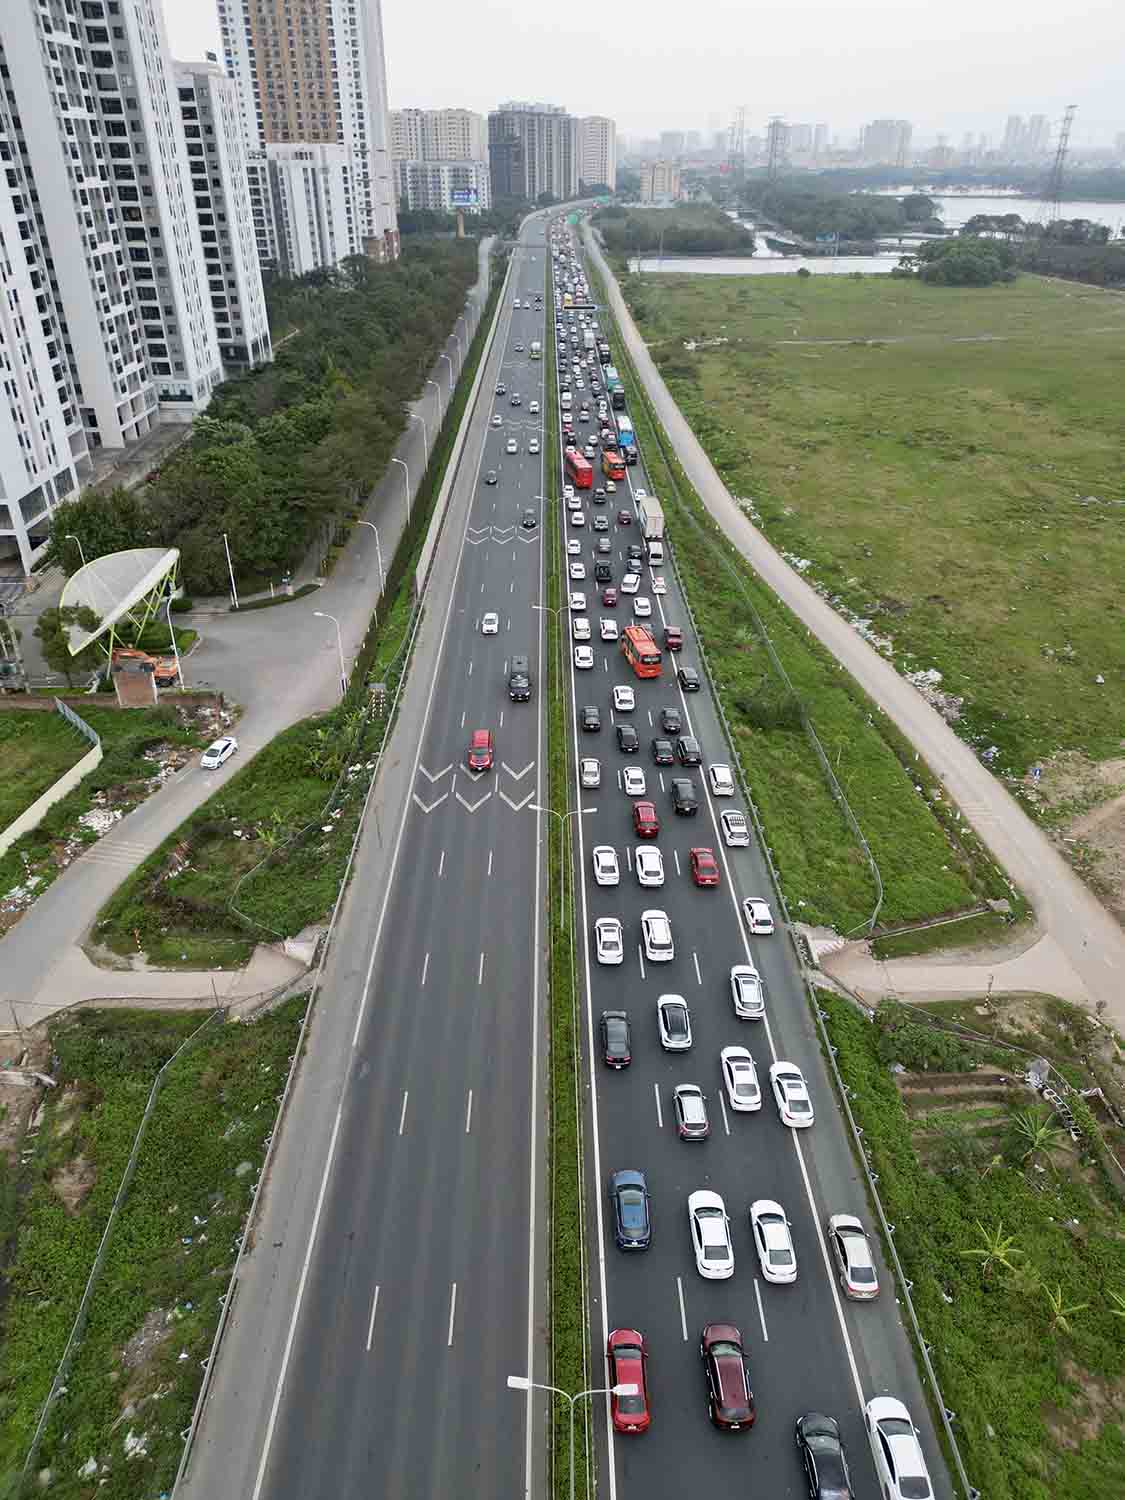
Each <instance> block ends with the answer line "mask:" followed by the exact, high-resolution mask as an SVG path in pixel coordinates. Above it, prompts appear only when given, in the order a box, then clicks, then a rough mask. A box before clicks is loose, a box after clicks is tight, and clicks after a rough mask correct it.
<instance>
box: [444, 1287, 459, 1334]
mask: <svg viewBox="0 0 1125 1500" xmlns="http://www.w3.org/2000/svg"><path fill="white" fill-rule="evenodd" d="M456 1316H457V1283H456V1282H454V1283H453V1285H452V1287H451V1288H450V1292H449V1333H448V1335H447V1336H446V1340H445V1347H446V1348H447V1349H452V1348H453V1319H454V1318H455V1317H456Z"/></svg>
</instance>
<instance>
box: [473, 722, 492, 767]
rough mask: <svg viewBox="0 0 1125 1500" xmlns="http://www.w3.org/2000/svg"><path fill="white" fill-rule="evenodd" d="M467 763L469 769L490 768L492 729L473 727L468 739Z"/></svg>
mask: <svg viewBox="0 0 1125 1500" xmlns="http://www.w3.org/2000/svg"><path fill="white" fill-rule="evenodd" d="M468 764H469V770H470V771H491V770H492V730H491V729H474V730H473V737H472V739H471V740H470V741H469V754H468Z"/></svg>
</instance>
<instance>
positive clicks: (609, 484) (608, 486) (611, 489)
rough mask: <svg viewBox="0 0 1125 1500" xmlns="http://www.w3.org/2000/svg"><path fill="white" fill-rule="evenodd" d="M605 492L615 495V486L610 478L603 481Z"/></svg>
mask: <svg viewBox="0 0 1125 1500" xmlns="http://www.w3.org/2000/svg"><path fill="white" fill-rule="evenodd" d="M605 492H606V494H607V495H616V494H617V486H616V485H615V484H614V482H613V480H612V479H607V480H606V482H605Z"/></svg>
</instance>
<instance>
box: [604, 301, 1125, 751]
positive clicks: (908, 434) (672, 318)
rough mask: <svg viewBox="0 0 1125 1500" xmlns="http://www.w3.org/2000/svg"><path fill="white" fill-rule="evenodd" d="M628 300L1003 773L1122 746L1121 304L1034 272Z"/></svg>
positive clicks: (790, 548)
mask: <svg viewBox="0 0 1125 1500" xmlns="http://www.w3.org/2000/svg"><path fill="white" fill-rule="evenodd" d="M624 285H625V289H626V294H627V296H628V297H629V299H630V302H631V304H632V306H633V308H634V311H635V314H636V315H637V316H638V321H639V323H640V326H641V328H642V331H643V332H644V335H645V337H646V339H647V340H648V341H649V342H650V344H651V345H652V348H653V353H654V355H655V356H656V358H657V359H658V361H659V363H660V366H661V370H662V373H663V374H664V376H665V379H666V380H667V381H668V383H669V386H670V387H671V389H672V391H673V392H674V394H675V396H676V398H677V400H678V401H679V403H680V405H681V407H682V409H683V410H684V412H685V414H686V415H687V416H688V418H689V419H690V420H691V422H692V424H693V426H694V427H695V430H696V432H697V433H698V435H699V437H700V439H701V440H702V441H703V443H704V444H705V446H706V447H707V449H708V452H709V454H710V456H711V458H712V460H713V461H714V462H715V464H716V466H717V467H718V469H719V471H720V473H721V474H722V476H723V478H724V480H725V481H726V483H727V484H728V486H729V487H730V489H731V491H732V493H734V494H736V495H738V496H740V497H743V498H745V499H747V500H748V501H750V502H752V504H753V507H754V511H755V512H756V515H757V517H759V518H760V523H761V525H762V527H763V529H764V530H765V532H766V534H767V535H768V536H769V538H770V539H771V541H773V542H774V543H775V545H777V546H779V547H780V548H782V549H784V550H785V551H787V552H788V553H790V554H792V555H793V556H794V557H796V558H799V559H804V560H806V561H805V565H804V567H803V570H804V571H805V574H806V577H808V578H809V579H810V580H815V581H816V582H817V583H819V584H821V585H822V586H823V587H824V588H825V589H826V591H827V592H828V593H829V594H830V595H832V596H833V597H834V598H836V599H838V600H839V601H840V602H841V603H842V604H843V605H844V606H845V607H846V608H848V609H850V610H852V611H854V612H855V614H856V615H858V616H860V617H861V618H863V619H867V620H870V622H871V626H872V629H873V630H874V631H875V632H876V633H877V634H880V635H883V636H885V637H887V638H889V639H890V641H892V642H893V651H892V655H893V659H894V661H895V662H896V664H897V665H899V666H900V668H903V669H905V670H908V671H914V670H922V669H928V668H936V669H937V670H938V671H939V672H940V673H941V674H942V678H943V682H942V688H943V690H945V691H947V692H949V693H951V694H953V695H955V696H956V697H959V698H963V699H964V706H963V711H962V716H961V720H960V725H959V732H960V733H962V734H963V735H964V736H965V737H966V738H967V739H969V740H970V741H971V742H972V743H974V744H976V745H978V747H980V748H981V749H986V748H987V747H989V746H993V745H994V746H996V747H997V753H996V755H995V757H994V758H993V760H992V763H993V765H994V768H995V769H997V770H1000V771H1006V772H1009V773H1013V774H1015V775H1018V776H1023V775H1024V774H1025V772H1026V771H1027V769H1028V767H1029V766H1030V765H1032V764H1035V763H1036V762H1038V761H1041V760H1044V759H1047V758H1048V757H1049V756H1050V755H1051V754H1052V753H1053V752H1054V751H1056V750H1059V749H1062V748H1072V747H1082V748H1084V749H1086V750H1087V751H1088V752H1089V753H1090V754H1091V755H1093V756H1095V757H1097V758H1101V757H1105V756H1108V755H1110V754H1113V753H1117V752H1118V751H1119V750H1120V747H1121V744H1122V731H1123V724H1125V603H1123V601H1122V598H1121V592H1120V580H1121V578H1122V576H1125V489H1123V487H1122V468H1121V453H1122V447H1123V443H1125V401H1122V399H1121V390H1122V380H1123V376H1125V299H1122V298H1121V297H1118V296H1114V295H1113V294H1110V293H1106V292H1102V291H1099V290H1097V289H1095V288H1088V287H1082V286H1078V285H1074V284H1066V285H1063V284H1058V283H1052V282H1047V281H1043V280H1040V279H1037V278H1034V277H1029V276H1023V277H1020V278H1019V280H1018V281H1017V282H1016V283H1015V284H1014V285H1012V286H1007V287H993V288H983V289H972V290H959V289H948V288H941V287H927V286H923V285H920V284H916V283H914V282H907V281H899V280H897V279H896V280H892V279H890V278H889V277H886V276H868V277H863V278H852V277H838V276H831V277H829V276H811V277H798V276H769V277H738V276H730V277H725V276H723V277H717V276H701V277H686V276H671V275H669V276H658V277H652V276H646V277H644V278H643V279H642V278H638V277H628V278H625V281H624ZM685 340H696V341H700V340H728V341H729V342H725V343H721V344H718V345H716V346H715V347H708V348H697V349H696V350H695V351H694V352H690V351H688V350H685V348H684V347H683V345H684V341H685ZM834 340H835V341H839V342H832V341H834ZM865 340H873V341H874V342H873V343H866V342H863V341H865ZM796 341H801V342H796ZM1099 677H1100V678H1101V679H1103V680H1102V681H1098V679H1099Z"/></svg>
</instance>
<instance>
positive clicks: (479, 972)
mask: <svg viewBox="0 0 1125 1500" xmlns="http://www.w3.org/2000/svg"><path fill="white" fill-rule="evenodd" d="M483 981H484V950H483V949H482V950H481V955H480V963H479V964H478V965H477V983H478V984H481V983H483Z"/></svg>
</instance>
